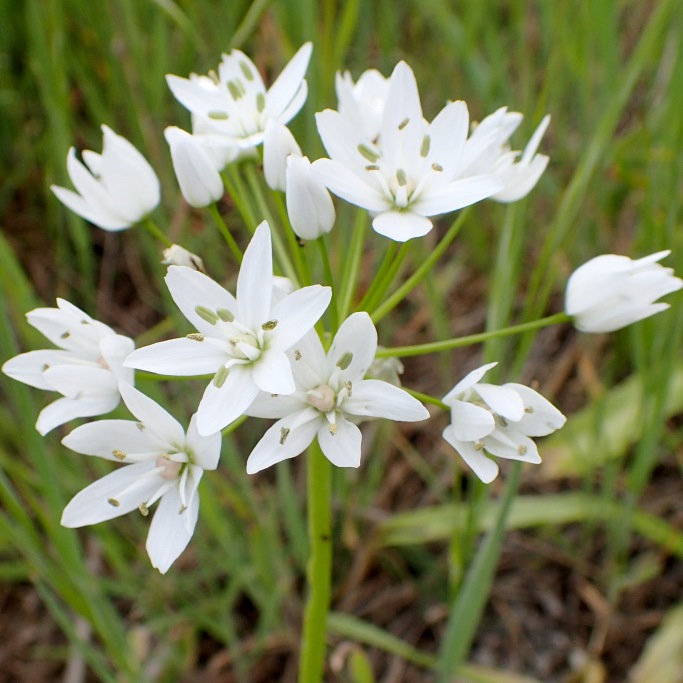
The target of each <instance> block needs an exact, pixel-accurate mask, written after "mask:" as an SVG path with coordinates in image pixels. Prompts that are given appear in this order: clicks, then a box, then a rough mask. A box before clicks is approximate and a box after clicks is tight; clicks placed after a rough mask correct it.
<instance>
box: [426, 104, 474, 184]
mask: <svg viewBox="0 0 683 683" xmlns="http://www.w3.org/2000/svg"><path fill="white" fill-rule="evenodd" d="M468 129H469V113H468V111H467V104H465V102H462V101H458V102H449V103H448V104H447V105H446V106H445V107H444V108H443V109H442V110H441V111H440V112H439V114H438V115H437V117H436V118H435V119H434V120H433V121H432V123H431V125H430V126H429V136H430V138H431V144H430V154H429V158H430V160H433V161H434V162H436V163H438V164H439V165H440V166H441V167H442V168H443V171H442V173H443V176H444V178H445V179H446V180H447V181H448V180H451V179H452V178H453V176H454V175H455V173H456V172H457V170H458V168H459V167H460V164H461V157H462V152H463V149H464V146H465V140H466V139H467V133H468Z"/></svg>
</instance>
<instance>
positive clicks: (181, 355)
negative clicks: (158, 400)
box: [125, 339, 228, 377]
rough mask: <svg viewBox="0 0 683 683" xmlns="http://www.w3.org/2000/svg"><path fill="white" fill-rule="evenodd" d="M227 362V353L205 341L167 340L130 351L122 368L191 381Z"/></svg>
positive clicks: (211, 372) (214, 370) (213, 371)
mask: <svg viewBox="0 0 683 683" xmlns="http://www.w3.org/2000/svg"><path fill="white" fill-rule="evenodd" d="M227 359H228V354H227V352H226V351H225V350H223V349H221V348H220V347H218V346H216V345H214V344H210V343H208V340H207V339H205V340H204V341H203V342H200V341H196V340H194V339H169V340H168V341H163V342H158V343H157V344H151V345H150V346H144V347H143V348H141V349H137V350H136V351H133V353H131V354H130V356H128V358H127V359H126V363H125V365H126V367H129V368H137V369H138V370H146V371H148V372H155V373H157V374H160V375H173V376H178V377H191V376H193V375H209V374H213V373H215V372H216V370H218V368H219V367H220V366H221V365H223V363H225V361H226V360H227Z"/></svg>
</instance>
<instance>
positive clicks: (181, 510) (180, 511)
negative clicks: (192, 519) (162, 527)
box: [178, 505, 187, 515]
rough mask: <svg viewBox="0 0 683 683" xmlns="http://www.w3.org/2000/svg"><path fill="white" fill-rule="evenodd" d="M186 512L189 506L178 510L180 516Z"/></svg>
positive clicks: (183, 506) (182, 506)
mask: <svg viewBox="0 0 683 683" xmlns="http://www.w3.org/2000/svg"><path fill="white" fill-rule="evenodd" d="M185 510H187V505H181V506H180V508H179V509H178V514H179V515H182V514H183V512H185Z"/></svg>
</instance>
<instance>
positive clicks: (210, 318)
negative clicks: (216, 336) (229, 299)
mask: <svg viewBox="0 0 683 683" xmlns="http://www.w3.org/2000/svg"><path fill="white" fill-rule="evenodd" d="M194 312H195V313H196V314H197V315H198V316H199V317H200V318H201V319H202V320H206V322H207V323H209V324H210V325H215V324H216V323H217V322H218V315H217V314H216V312H215V311H212V310H211V309H210V308H207V307H206V306H195V307H194Z"/></svg>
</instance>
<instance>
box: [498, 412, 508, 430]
mask: <svg viewBox="0 0 683 683" xmlns="http://www.w3.org/2000/svg"><path fill="white" fill-rule="evenodd" d="M496 420H497V421H498V424H499V425H500V426H501V427H507V426H508V421H507V420H506V419H505V418H504V417H503V416H502V415H496Z"/></svg>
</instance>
